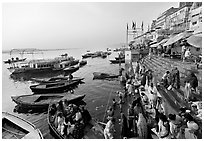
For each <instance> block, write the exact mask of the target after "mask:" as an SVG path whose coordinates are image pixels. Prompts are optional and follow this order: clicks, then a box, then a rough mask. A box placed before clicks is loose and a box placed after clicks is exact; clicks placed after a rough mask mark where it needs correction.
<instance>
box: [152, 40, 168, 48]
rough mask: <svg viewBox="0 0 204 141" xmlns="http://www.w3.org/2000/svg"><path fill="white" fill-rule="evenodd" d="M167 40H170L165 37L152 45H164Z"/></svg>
mask: <svg viewBox="0 0 204 141" xmlns="http://www.w3.org/2000/svg"><path fill="white" fill-rule="evenodd" d="M167 41H168V39H163V40H161V41H160V42H159V43H156V44H153V45H151V46H150V47H157V46H159V45H162V44H164V43H166V42H167Z"/></svg>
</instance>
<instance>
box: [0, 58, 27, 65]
mask: <svg viewBox="0 0 204 141" xmlns="http://www.w3.org/2000/svg"><path fill="white" fill-rule="evenodd" d="M25 60H26V58H23V59H18V57H16V60H14V59H13V58H11V59H8V60H6V61H4V63H5V64H11V63H16V62H22V61H25Z"/></svg>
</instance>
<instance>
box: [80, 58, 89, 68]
mask: <svg viewBox="0 0 204 141" xmlns="http://www.w3.org/2000/svg"><path fill="white" fill-rule="evenodd" d="M86 64H87V61H86V60H81V61H80V62H79V66H80V67H81V66H84V65H86Z"/></svg>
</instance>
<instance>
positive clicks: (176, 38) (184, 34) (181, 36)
mask: <svg viewBox="0 0 204 141" xmlns="http://www.w3.org/2000/svg"><path fill="white" fill-rule="evenodd" d="M191 35H192V32H188V31H185V32H182V33H179V34H176V35H175V36H172V37H171V38H170V39H169V40H168V41H167V42H166V43H165V44H164V46H168V45H171V44H173V43H175V42H177V41H179V40H181V39H185V38H188V37H189V36H191Z"/></svg>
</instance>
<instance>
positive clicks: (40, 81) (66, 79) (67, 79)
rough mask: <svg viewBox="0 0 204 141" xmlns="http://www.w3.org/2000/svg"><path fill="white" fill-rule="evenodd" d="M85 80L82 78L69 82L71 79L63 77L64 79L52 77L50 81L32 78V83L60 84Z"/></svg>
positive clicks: (75, 78)
mask: <svg viewBox="0 0 204 141" xmlns="http://www.w3.org/2000/svg"><path fill="white" fill-rule="evenodd" d="M83 79H84V78H81V77H73V78H72V80H69V77H66V76H63V77H59V76H58V77H52V78H49V79H38V78H32V79H31V80H32V81H35V82H38V83H60V82H67V81H81V80H83Z"/></svg>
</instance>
